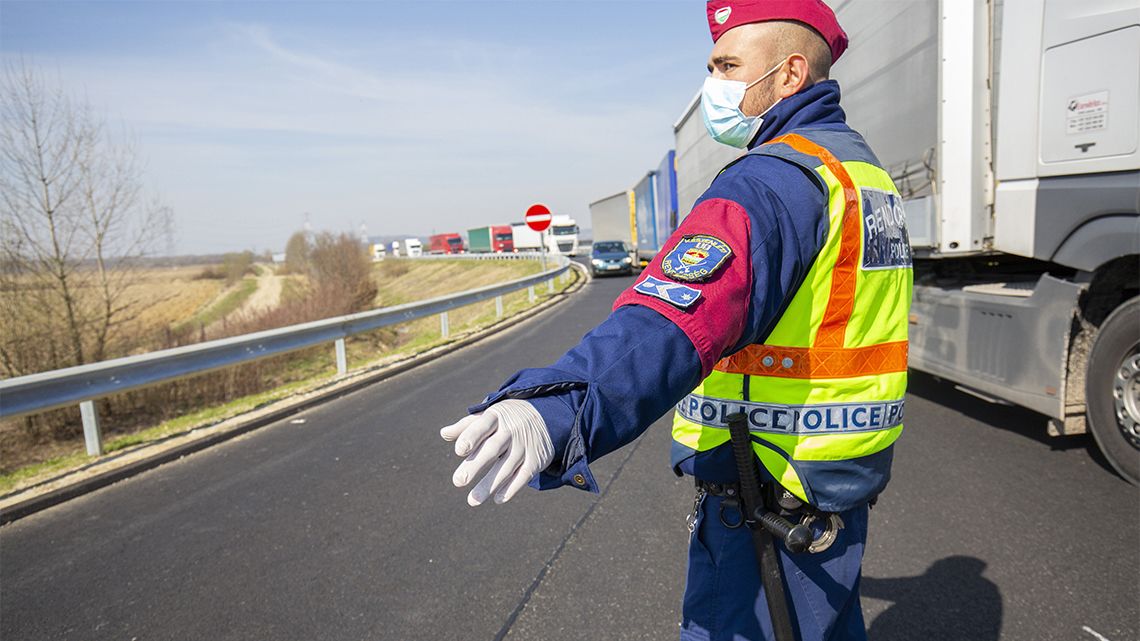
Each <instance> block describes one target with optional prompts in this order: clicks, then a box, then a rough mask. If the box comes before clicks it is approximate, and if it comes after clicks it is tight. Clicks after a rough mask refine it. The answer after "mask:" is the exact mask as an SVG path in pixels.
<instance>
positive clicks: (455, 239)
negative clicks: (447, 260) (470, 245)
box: [428, 233, 464, 254]
mask: <svg viewBox="0 0 1140 641" xmlns="http://www.w3.org/2000/svg"><path fill="white" fill-rule="evenodd" d="M463 251H464V248H463V237H462V236H460V235H459V234H457V233H446V234H435V235H433V236H432V237H431V238H429V239H428V253H431V254H462V253H463Z"/></svg>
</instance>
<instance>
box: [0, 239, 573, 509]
mask: <svg viewBox="0 0 1140 641" xmlns="http://www.w3.org/2000/svg"><path fill="white" fill-rule="evenodd" d="M540 269H541V267H540V265H539V264H538V263H537V262H534V261H513V260H512V261H472V260H415V259H387V260H385V261H383V262H380V263H377V264H376V265H374V268H373V275H374V278H375V280H376V283H377V286H378V294H377V296H376V301H375V302H376V306H377V307H388V306H392V305H398V304H403V303H410V302H415V301H419V300H426V299H429V298H433V297H437V296H443V295H446V294H451V293H455V292H459V291H464V290H469V289H474V288H477V287H482V286H486V285H492V284H496V283H501V282H505V281H508V280H513V279H516V278H520V277H522V276H526V275H528V274H534V273H538V272H539V271H540ZM156 271H157V270H156ZM195 273H196V272H195V270H193V269H186V268H182V269H181V271H168V272H167V273H166V274H165V278H164V277H163V276H164V275H163V274H155V275H154V276H153V280H150V281H149V282H147V283H145V284H144V285H141V286H139V287H138V288H137V291H135V292H132V293H133V294H134V295H135V296H138V297H139V301H140V304H143V305H145V306H146V310H147V312H148V313H147V315H146V318H147V319H148V320H149V321H150V322H151V323H154V324H160V323H167V324H168V326H171V325H177V324H179V323H187V322H193V323H203V322H204V321H209V322H217V320H218V319H219V318H224V317H225V314H228V313H232V312H233V310H235V309H237V308H239V307H240V306H241V301H242V300H244V299H245V298H247V297H248V296H249V295H250V294H251V293H252V289H250V287H251V285H252V287H256V279H252V278H250V279H245V280H244V281H241V282H239V283H238V284H237V285H236V286H231V287H230V288H225V287H223V286H222V283H221V281H215V280H209V281H203V280H194V279H193V276H194V274H195ZM163 281H165V282H166V283H167V284H168V286H169V287H168V288H163V287H161V285H160V283H161V282H163ZM557 284H558V287H557V290H559V291H560V290H562V289H564V288H565V287H566V286H568V285H569V284H570V282H567V283H565V284H564V283H562V282H561V280H560V281H558V283H557ZM208 285H213V288H211V287H209V286H208ZM283 285H284V288H283V291H282V296H281V299H282V301H287V300H290V299H291V298H295V297H297V296H300V295H301V292H302V291H303V290H304V288H305V283H304V279H303V278H301V277H295V276H294V277H289V279H288V280H287V281H285V282H284V283H283ZM535 291H536V294H537V300H536V301H535V303H531V302H530V301H529V300H528V295H527V292H526V290H522V291H520V292H516V293H514V294H509V295H507V296H504V305H503V306H504V312H505V314H504V315H505V316H511V315H513V314H517V313H519V312H522V311H524V310H526V309H528V308H529V307H531V306H532V305H533V304H537V303H541V302H542V301H543V300H545V299H547V298H549V296H550V294H549V293H548V290H547V287H546V285H540V286H538V287H536V288H535ZM176 308H177V309H181V310H182V313H183V314H188V315H189V317H188V318H187V317H186V316H183V317H182V318H173V317H172V316H171V313H172V312H171V310H173V309H176ZM211 319H212V320H211ZM140 320H141V319H140ZM497 320H498V319H497V317H496V313H495V304H494V301H487V302H483V303H477V304H475V305H469V306H467V307H464V308H460V309H457V310H452V311H451V312H449V321H450V322H449V325H450V336H449V337H446V338H445V337H443V336H442V335H441V332H440V321H439V317H438V316H436V317H431V318H425V319H422V320H419V321H413V322H409V323H404V324H401V325H398V326H395V327H393V328H384V329H381V330H377V331H375V332H370V333H368V334H362V335H359V336H356V337H352V338H350V339H349V340H348V341H347V353H348V363H349V367H350V369H363V368H371V367H376V366H378V365H380V364H382V363H385V362H390V361H392V360H394V359H399V358H402V357H406V356H407V355H409V354H414V353H418V352H421V351H424V350H427V349H430V348H432V347H435V346H439V345H442V344H446V343H448V342H451V341H454V340H458V339H459V338H460V337H461V336H462V335H463V334H464V333H466V332H471V331H474V330H477V329H479V328H482V327H486V326H489V325H491V324H494V323H495V322H497ZM152 328H153V325H152ZM282 358H287V361H283V363H285V362H287V365H285V366H281V367H270V368H262V369H264V370H271V373H269V374H267V376H268V377H269V378H268V379H267V380H266V381H265V382H266V385H267V387H268V389H267V391H263V392H258V393H256V394H250V395H246V396H242V397H240V398H235V399H233V400H231V401H230V402H227V403H222V404H216V405H213V406H211V407H201V408H199V409H197V410H196V411H193V412H189V413H187V414H185V415H183V416H180V417H178V418H175V419H172V420H168V421H164V422H161V423H158V424H153V425H140V426H134V427H132V428H130V429H122V428H121V426H116V425H114V424H108V423H107V422H104V425H103V429H104V440H105V444H106V449H107V451H108V452H111V451H115V450H120V449H123V448H126V447H132V446H135V445H138V444H140V443H146V442H149V441H152V440H155V439H159V438H163V437H166V436H169V435H170V434H177V433H183V432H186V431H189V430H193V429H197V428H199V427H202V426H204V425H210V424H214V423H217V422H219V421H221V420H224V419H226V418H229V417H232V416H234V415H237V414H240V413H242V412H245V411H248V410H250V409H252V408H255V407H258V406H260V405H263V404H265V403H268V402H272V401H275V400H278V399H280V398H285V397H287V396H289V395H291V394H293V393H296V392H297V391H301V390H305V389H309V388H312V387H315V386H319V385H320V384H323V383H325V382H327V381H328V380H329V378H330V377H332V376H334V375H335V372H336V365H335V358H334V353H333V349H332V345H329V346H328V348H327V349H319V348H313V349H309V350H305V351H302V352H298V353H296V354H295V355H294V356H292V357H282ZM234 374H235V375H236V372H234ZM19 430H20V421H19V419H16V420H9V421H3V422H0V470H2V471H3V473H2V474H0V493H8V492H11V491H15V490H18V489H20V488H21V487H26V486H28V485H32V484H34V483H36V482H38V481H39V480H42V479H43V478H46V477H50V476H53V475H55V474H58V473H60V472H61V471H65V470H67V469H72V468H75V467H78V466H81V465H84V464H86V463H87V462H89V461H90V459H89V458H88V457H87V456H86V455H85V454H84V453H83V440H82V436H77V437H75V438H72V439H70V440H65V441H50V442H42V443H32V444H29V443H20V439H19V438H18V435H19ZM13 447H19V448H20V451H18V452H17V451H13ZM27 448H33V450H34V451H28V449H27ZM13 463H15V464H14V465H13Z"/></svg>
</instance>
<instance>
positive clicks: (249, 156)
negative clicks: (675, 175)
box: [0, 0, 711, 253]
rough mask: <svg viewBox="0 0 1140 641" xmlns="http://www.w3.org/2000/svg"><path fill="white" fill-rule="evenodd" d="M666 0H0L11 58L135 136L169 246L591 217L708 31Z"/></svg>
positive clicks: (666, 107) (661, 131)
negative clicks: (170, 228)
mask: <svg viewBox="0 0 1140 641" xmlns="http://www.w3.org/2000/svg"><path fill="white" fill-rule="evenodd" d="M704 20H705V18H704V3H703V2H701V1H699V0H686V1H677V2H667V1H665V2H663V1H645V2H609V1H588V0H587V1H582V0H576V1H573V2H543V1H537V0H526V1H516V2H507V1H501V2H485V1H481V0H468V1H465V2H432V1H423V0H419V1H404V2H387V1H372V2H242V3H228V2H227V3H223V2H159V1H150V2H70V1H69V2H45V1H37V2H13V1H9V0H3V2H0V56H2V57H4V58H7V59H11V58H23V59H24V60H26V61H30V62H31V63H33V64H34V65H35V66H36V67H38V68H40V69H42V70H43V71H44V72H45V73H46V75H47V77H48V78H49V80H54V81H58V82H59V83H61V84H62V86H63V87H64V89H65V90H66V91H68V92H69V93H71V94H72V95H74V96H78V97H83V96H85V97H86V98H87V99H88V100H89V101H90V102H91V103H92V104H93V105H94V106H95V107H96V108H97V109H98V110H99V111H100V112H101V113H102V114H103V115H104V116H105V117H106V119H107V120H108V122H109V123H110V124H111V125H112V129H114V130H116V131H117V130H126V131H129V132H131V134H132V135H133V137H134V139H135V141H136V145H137V149H138V151H139V153H140V155H141V156H142V158H143V159H144V160H145V163H146V174H145V180H146V184H147V187H148V188H149V189H150V190H151V191H152V192H154V193H155V194H157V195H158V196H159V197H160V198H161V199H162V200H163V201H164V202H165V203H166V204H168V205H169V206H171V207H172V208H173V210H174V215H175V221H176V238H175V247H174V248H175V250H176V251H177V252H179V253H213V252H221V251H233V250H239V249H246V248H250V249H256V250H262V249H272V250H279V249H280V248H282V247H283V246H284V243H285V240H286V239H287V237H288V236H289V234H290V233H292V232H293V231H295V230H296V229H299V228H300V227H301V225H302V224H303V222H304V216H305V213H308V214H309V217H310V220H311V221H312V225H313V227H314V228H317V229H331V230H345V231H350V230H351V231H355V230H357V229H358V228H359V226H360V225H361V223H363V224H365V225H367V228H368V232H369V234H372V235H381V234H396V233H414V234H423V235H426V234H428V233H431V232H432V231H439V232H442V231H459V230H465V229H467V228H468V227H473V226H478V225H483V224H493V223H503V222H509V221H513V220H519V219H521V216H522V212H523V211H524V210H525V209H526V207H527V206H529V205H530V204H531V203H534V202H544V203H546V204H548V205H550V206H551V208H552V209H554V210H555V211H556V212H559V213H568V214H571V215H574V216H576V217H577V218H578V219H579V221H580V222H586V223H588V209H587V204H588V203H589V202H590V201H593V200H596V199H598V198H601V197H603V196H607V195H609V194H612V193H614V192H617V191H620V190H622V189H626V188H628V187H629V186H631V185H633V184H634V182H635V181H636V180H637V179H638V178H639V177H640V176H641V175H643V174H644V173H645V172H646V171H648V170H649V169H651V168H654V167H656V166H657V164H658V163H659V161H660V159H661V157H662V156H663V155H664V154H665V152H666V151H667V150H668V149H670V148H671V146H672V141H673V136H672V124H673V122H674V121H675V120H676V119H677V117H679V116H680V115H681V111H682V110H683V109H684V108H685V106H686V105H687V103H688V101H689V100H690V99H691V98H692V96H693V95H694V94H695V93H696V91H697V90H698V89H699V88H700V84H701V82H702V80H703V78H704V76H705V74H706V72H705V71H704V64H705V57H706V56H707V54H708V50H709V48H710V47H711V41H710V39H709V37H708V31H707V26H706V24H705V21H704Z"/></svg>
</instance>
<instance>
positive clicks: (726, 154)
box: [673, 91, 743, 221]
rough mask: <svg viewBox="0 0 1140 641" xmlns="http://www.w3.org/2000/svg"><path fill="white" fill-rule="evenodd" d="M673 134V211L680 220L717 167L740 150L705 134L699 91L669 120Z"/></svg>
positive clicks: (723, 164)
mask: <svg viewBox="0 0 1140 641" xmlns="http://www.w3.org/2000/svg"><path fill="white" fill-rule="evenodd" d="M673 135H674V137H675V139H676V145H677V146H676V149H677V160H676V163H677V214H678V220H679V221H680V220H684V219H685V217H686V216H688V215H689V212H690V211H692V210H693V204H694V203H695V202H697V198H700V196H701V194H703V193H704V192H705V190H706V189H708V188H709V185H711V184H712V181H713V178H716V175H717V174H718V173H720V170H721V169H724V166H725V165H727V164H728V163H730V162H732V161H733V160H736V159H737V158H739V157H740V154H741V153H743V152H742V150H740V149H737V148H736V147H730V146H728V145H722V144H720V143H718V142H716V141H715V140H713V139H712V138H710V137H709V132H708V130H707V129H705V122H704V119H703V118H702V117H701V93H700V92H699V91H698V92H697V95H695V96H693V99H692V100H690V101H689V106H688V107H686V108H685V111H684V113H682V114H681V117H680V118H678V119H677V122H676V123H674V124H673Z"/></svg>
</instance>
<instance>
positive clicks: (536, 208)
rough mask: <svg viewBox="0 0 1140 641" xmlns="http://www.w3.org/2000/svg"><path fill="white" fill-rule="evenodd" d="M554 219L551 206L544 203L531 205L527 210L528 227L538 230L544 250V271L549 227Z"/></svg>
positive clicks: (542, 249) (544, 268) (543, 269)
mask: <svg viewBox="0 0 1140 641" xmlns="http://www.w3.org/2000/svg"><path fill="white" fill-rule="evenodd" d="M553 219H554V215H553V214H551V213H550V208H549V207H547V206H546V205H543V204H542V203H536V204H534V205H531V206H530V208H529V209H527V210H526V218H525V219H524V220H526V224H527V226H528V227H530V228H531V229H533V230H534V231H536V232H538V239H539V244H540V245H541V247H540V249H541V251H542V254H541V256H542V271H546V241H547V240H548V238H547V229H548V228H549V227H550V222H551V221H552V220H553Z"/></svg>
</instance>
